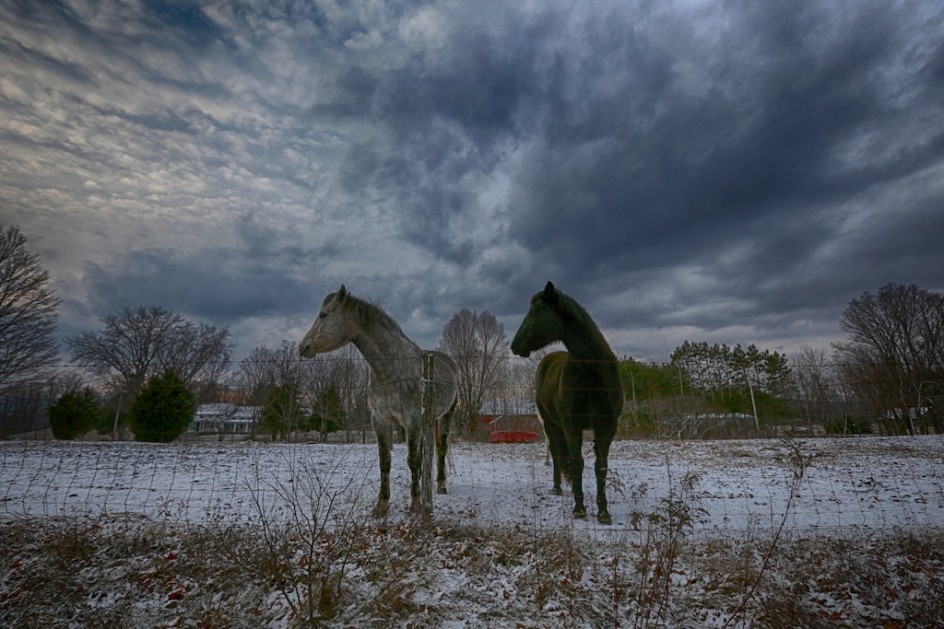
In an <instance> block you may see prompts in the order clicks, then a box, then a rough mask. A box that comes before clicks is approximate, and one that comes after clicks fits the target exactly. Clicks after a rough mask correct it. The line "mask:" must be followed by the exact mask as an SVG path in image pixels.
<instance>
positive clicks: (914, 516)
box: [0, 435, 944, 536]
mask: <svg viewBox="0 0 944 629" xmlns="http://www.w3.org/2000/svg"><path fill="white" fill-rule="evenodd" d="M449 453H450V454H449V456H448V466H447V468H448V487H449V489H448V493H447V494H445V495H437V496H436V497H435V499H434V513H435V516H436V517H438V518H443V519H445V520H458V521H463V522H474V523H479V524H482V525H488V526H517V527H528V528H533V529H539V530H543V529H547V528H550V527H561V526H575V527H583V528H586V529H588V530H591V531H596V534H600V535H605V534H610V535H613V534H616V535H619V534H620V533H621V532H625V531H627V530H631V529H634V528H636V529H638V528H639V527H640V526H644V525H645V522H646V521H647V519H649V518H652V517H654V516H657V515H658V514H660V513H667V512H668V511H669V510H671V509H673V508H678V507H679V506H681V507H683V508H684V510H685V513H686V516H685V517H686V518H687V519H688V522H687V524H688V528H689V529H690V530H691V531H692V532H693V533H695V534H736V535H744V534H749V533H751V532H757V533H763V532H767V531H772V530H776V529H777V528H778V527H783V528H784V529H785V530H787V531H792V532H794V533H795V534H797V535H800V536H807V535H816V534H820V533H825V534H830V535H837V534H838V535H856V534H857V531H863V530H869V531H873V532H884V533H889V534H894V533H897V532H900V531H910V532H920V531H923V530H927V529H929V528H941V527H944V465H942V463H944V437H942V436H935V435H932V436H908V437H905V436H893V437H878V436H868V437H851V438H835V437H834V438H820V439H802V440H791V441H784V440H767V439H753V440H736V441H735V440H725V441H681V442H680V441H662V440H657V441H654V440H624V441H617V442H615V443H614V444H613V446H612V448H611V451H610V457H609V477H608V494H609V500H610V512H611V513H612V515H613V520H614V524H613V526H611V527H604V526H602V525H599V524H597V523H596V522H595V521H594V520H593V518H592V517H591V518H590V519H589V520H585V521H575V520H573V518H572V516H571V513H570V512H571V508H572V497H571V496H570V495H569V492H568V491H565V492H564V495H563V496H555V495H552V494H551V492H550V489H551V468H550V466H548V465H547V464H546V452H545V449H544V445H543V444H541V443H533V444H486V443H475V442H470V441H464V440H454V442H453V444H452V446H451V447H450V450H449ZM584 455H585V459H586V461H587V465H586V470H585V474H584V486H585V489H586V491H587V499H588V501H589V504H590V505H592V503H593V497H594V494H595V491H594V489H593V487H594V484H593V460H594V459H593V454H592V448H591V445H590V444H586V446H585V449H584ZM391 484H392V496H391V513H392V515H393V516H394V517H398V514H399V515H402V516H403V517H406V516H407V506H408V504H409V495H408V493H409V484H410V483H409V471H408V469H407V465H406V446H405V445H404V444H397V445H396V446H395V447H394V455H393V470H392V478H391ZM0 487H3V489H2V490H0V519H3V520H9V519H19V518H31V517H39V518H63V517H66V518H89V517H91V518H95V517H103V516H104V517H117V516H121V517H125V516H136V517H137V516H141V517H147V518H151V519H154V518H156V519H163V520H170V521H173V522H180V523H188V524H209V523H214V522H217V523H219V522H234V523H235V522H243V523H251V522H252V521H254V520H255V519H257V518H259V517H265V518H269V519H271V518H275V519H278V518H279V517H282V516H284V517H286V519H287V518H288V517H289V515H290V514H296V515H297V512H298V510H299V509H301V510H303V511H304V510H308V511H310V513H309V514H308V515H309V516H310V517H312V518H318V517H320V516H321V515H324V514H319V513H318V512H317V508H316V506H315V505H317V504H325V503H327V502H330V503H331V504H332V505H333V507H334V508H335V509H337V508H338V505H346V506H345V508H349V509H362V510H363V511H364V515H365V517H368V516H367V512H368V509H369V507H370V506H372V504H373V501H374V499H375V498H376V495H377V491H378V488H379V471H378V463H377V448H376V446H375V445H373V444H359V443H353V444H324V443H304V444H303V443H260V442H252V441H246V442H226V443H216V442H204V443H173V444H146V443H136V442H121V441H119V442H111V441H98V442H92V441H71V442H63V441H54V440H46V441H43V440H8V441H3V442H0ZM328 498H330V501H328V500H326V499H328ZM592 512H593V508H592V506H591V513H592Z"/></svg>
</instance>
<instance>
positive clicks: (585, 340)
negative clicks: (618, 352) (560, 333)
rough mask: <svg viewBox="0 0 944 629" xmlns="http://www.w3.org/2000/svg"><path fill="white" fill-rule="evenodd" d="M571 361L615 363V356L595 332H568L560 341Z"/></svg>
mask: <svg viewBox="0 0 944 629" xmlns="http://www.w3.org/2000/svg"><path fill="white" fill-rule="evenodd" d="M562 342H563V343H564V347H566V348H567V353H568V354H570V358H571V360H577V361H582V360H583V361H588V362H600V361H603V362H615V361H616V356H615V355H614V354H613V350H611V349H610V346H609V345H607V343H606V340H605V339H604V338H603V335H602V334H600V332H598V331H596V330H591V329H581V330H569V331H568V332H566V333H565V334H564V338H563V339H562Z"/></svg>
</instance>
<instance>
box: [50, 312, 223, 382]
mask: <svg viewBox="0 0 944 629" xmlns="http://www.w3.org/2000/svg"><path fill="white" fill-rule="evenodd" d="M102 322H103V323H104V324H105V329H104V330H102V331H99V332H82V333H80V334H78V335H76V336H73V337H69V338H68V339H66V344H67V345H68V346H69V348H70V350H71V351H72V356H73V360H74V361H75V362H76V363H77V364H78V365H80V366H82V367H84V368H86V369H88V370H89V371H91V372H92V373H94V374H96V375H98V376H102V377H104V378H106V379H107V380H108V384H109V385H110V386H112V387H114V388H116V389H117V390H120V391H126V392H128V393H132V394H133V393H136V392H137V391H138V390H140V388H141V386H142V385H143V384H144V383H145V382H146V381H147V379H148V378H150V377H151V376H156V375H160V374H162V373H164V372H165V371H167V370H173V371H174V372H175V373H176V374H177V375H178V377H180V379H181V380H183V381H184V382H185V383H187V385H188V386H194V385H197V384H200V383H214V382H216V381H217V380H218V379H219V376H220V375H221V374H222V373H223V371H224V370H225V369H226V367H227V364H228V361H229V359H230V356H231V353H232V348H231V346H230V345H229V344H228V342H227V341H228V339H229V330H228V329H226V328H225V327H224V328H216V327H214V326H212V325H208V324H199V325H195V324H194V323H192V322H190V321H187V320H185V319H184V318H183V317H182V316H181V315H179V314H177V313H174V312H171V311H169V310H166V309H164V308H162V307H160V306H151V307H150V308H144V307H140V308H136V309H131V308H124V309H123V310H121V311H120V312H118V313H116V314H112V315H108V316H106V317H104V318H103V319H102Z"/></svg>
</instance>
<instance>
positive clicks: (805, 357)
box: [790, 347, 843, 427]
mask: <svg viewBox="0 0 944 629" xmlns="http://www.w3.org/2000/svg"><path fill="white" fill-rule="evenodd" d="M791 362H792V363H793V366H792V369H791V370H790V372H791V374H792V380H793V399H794V400H795V401H796V404H797V405H798V406H799V411H800V412H801V413H802V415H803V417H804V418H805V419H806V421H807V422H808V423H809V424H811V425H812V424H818V425H820V426H823V427H827V426H829V425H830V424H836V423H837V422H839V421H840V420H841V419H842V401H843V400H842V394H841V390H840V389H839V386H838V378H837V374H836V370H835V367H834V364H833V362H832V360H830V359H829V358H828V357H827V356H826V352H825V351H824V350H822V349H819V350H815V349H812V348H809V347H808V348H806V349H804V350H803V351H802V352H800V353H799V354H797V355H796V356H794V357H793V358H792V361H791ZM837 425H838V424H837Z"/></svg>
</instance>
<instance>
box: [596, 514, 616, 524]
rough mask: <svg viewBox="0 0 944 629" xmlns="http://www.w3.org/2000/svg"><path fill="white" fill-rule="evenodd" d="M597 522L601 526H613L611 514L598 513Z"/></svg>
mask: <svg viewBox="0 0 944 629" xmlns="http://www.w3.org/2000/svg"><path fill="white" fill-rule="evenodd" d="M597 522H599V523H600V524H613V518H612V517H611V516H610V514H609V513H598V514H597Z"/></svg>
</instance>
